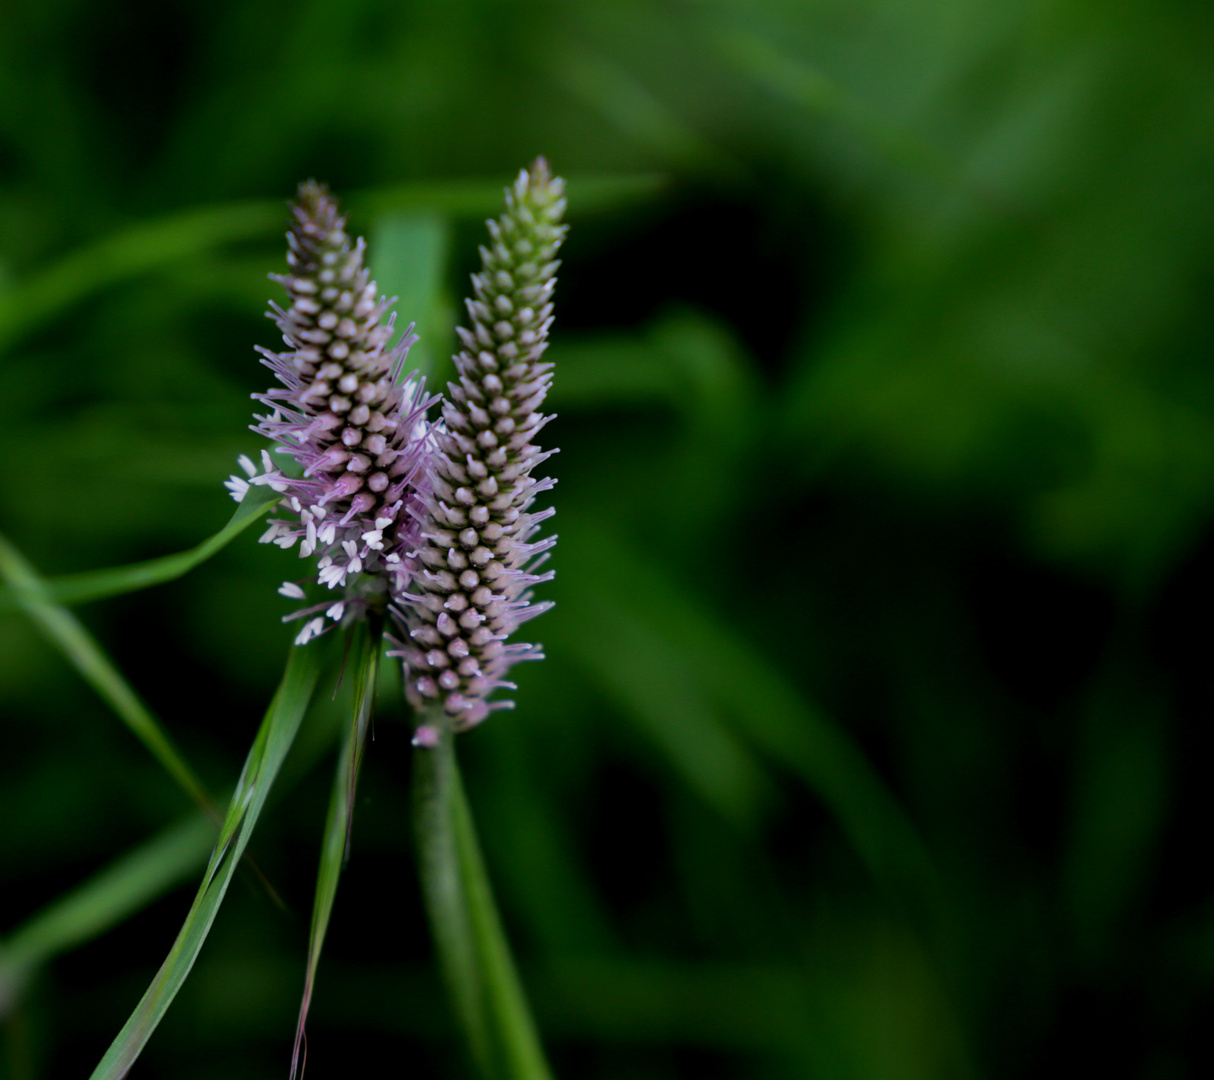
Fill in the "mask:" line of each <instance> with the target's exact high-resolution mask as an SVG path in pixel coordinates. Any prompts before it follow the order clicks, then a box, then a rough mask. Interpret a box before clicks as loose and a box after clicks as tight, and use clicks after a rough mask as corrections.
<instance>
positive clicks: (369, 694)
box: [291, 624, 382, 1080]
mask: <svg viewBox="0 0 1214 1080" xmlns="http://www.w3.org/2000/svg"><path fill="white" fill-rule="evenodd" d="M355 634H356V637H355V645H354V654H353V662H354V665H355V685H354V709H353V712H352V715H351V717H350V723H349V724H348V725H347V727H346V729H345V731H344V733H343V735H342V743H341V753H340V754H339V756H338V761H337V775H336V776H335V777H334V780H333V793H332V795H331V796H330V797H329V812H328V815H327V816H326V818H325V832H324V840H323V842H322V844H321V849H320V871H319V873H318V874H317V878H316V898H315V900H314V902H313V905H312V928H311V930H310V932H309V935H308V968H307V974H306V975H305V977H304V992H303V1000H302V1001H301V1002H300V1006H299V1023H298V1025H297V1026H296V1029H295V1048H294V1050H293V1051H292V1054H291V1078H292V1080H294V1078H295V1076H296V1075H298V1073H299V1071H300V1069H301V1068H302V1065H303V1062H302V1061H301V1059H300V1052H301V1048H302V1047H303V1045H304V1041H303V1039H304V1024H305V1023H306V1021H307V1019H308V1007H309V1006H310V1005H311V1003H312V988H313V986H314V985H315V982H316V968H317V965H318V964H319V963H320V950H321V949H322V948H323V946H324V943H325V933H326V931H327V930H328V929H329V917H330V916H331V915H332V914H333V901H334V899H335V897H336V896H337V883H338V880H339V879H340V877H341V872H342V869H343V868H344V866H345V863H346V859H347V858H348V857H349V854H350V831H351V829H352V827H353V825H354V795H355V792H356V790H357V788H358V773H359V768H360V766H361V764H362V756H363V748H364V747H365V746H366V742H367V729H368V726H369V724H370V721H371V710H372V708H373V707H374V705H375V684H376V681H377V679H378V678H379V661H380V656H381V654H382V648H381V639H382V624H381V625H379V626H372V627H371V628H370V629H366V628H364V627H362V626H360V627H358V628H356V630H355ZM305 1056H306V1055H305Z"/></svg>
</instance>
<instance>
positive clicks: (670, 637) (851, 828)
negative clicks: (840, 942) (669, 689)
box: [561, 524, 941, 927]
mask: <svg viewBox="0 0 1214 1080" xmlns="http://www.w3.org/2000/svg"><path fill="white" fill-rule="evenodd" d="M561 549H562V552H563V556H562V557H563V559H564V560H565V562H566V563H567V564H569V563H570V562H571V561H576V562H580V563H581V564H582V565H584V566H585V567H586V569H585V571H584V572H581V573H579V572H576V571H575V570H573V569H568V570H567V573H566V575H565V582H566V584H565V590H566V593H567V599H566V601H565V602H564V603H563V606H565V607H566V608H570V607H571V608H573V609H574V614H575V616H577V615H579V614H580V615H581V616H582V618H583V619H585V618H590V619H592V620H593V623H592V625H593V627H594V635H593V638H592V640H593V649H594V652H595V654H596V655H604V654H605V655H608V656H610V655H614V653H615V650H616V648H617V646H618V647H619V648H621V649H626V646H627V643H626V642H622V641H621V642H617V641H615V640H606V639H604V638H603V636H602V635H603V633H605V632H609V631H610V629H611V628H612V627H613V626H616V625H628V624H629V622H631V623H635V624H636V625H638V626H641V627H644V628H646V629H647V632H649V633H651V634H653V635H656V636H658V637H660V639H661V640H662V641H663V643H664V654H665V655H668V656H669V657H671V658H673V659H672V661H671V662H672V663H673V662H677V664H678V670H679V671H681V672H682V673H684V674H687V676H688V677H689V678H692V679H694V681H695V683H696V685H697V686H698V688H699V692H700V693H701V694H704V695H705V696H706V697H707V698H708V699H709V700H710V701H712V702H713V703H715V704H716V705H717V706H718V707H720V708H721V709H722V710H723V711H724V713H725V714H726V715H728V716H729V717H730V718H731V719H732V721H733V726H734V729H735V730H736V731H737V733H738V734H739V735H740V736H743V737H744V738H745V739H746V740H748V741H749V742H750V743H751V744H752V745H754V746H755V747H757V748H758V749H760V750H762V751H763V752H764V753H765V754H766V755H767V756H768V757H769V758H771V759H772V760H774V761H778V762H780V763H781V764H782V765H783V766H784V767H785V768H787V769H788V770H790V771H791V772H792V773H793V774H795V775H797V776H799V777H800V778H801V779H802V780H803V781H804V782H805V784H806V785H807V786H808V787H809V788H810V789H811V790H813V791H815V792H816V793H817V794H818V796H819V797H820V798H821V799H822V801H823V802H824V803H826V805H827V806H828V807H829V808H830V810H831V811H832V813H833V814H834V815H835V818H836V819H837V820H838V822H839V824H840V827H841V828H842V829H843V831H844V833H845V834H846V835H847V837H848V839H849V840H850V841H851V843H852V845H853V846H854V848H855V849H856V851H857V853H858V854H859V855H860V857H861V858H862V859H863V860H864V862H865V863H866V865H867V866H868V869H869V871H870V873H871V874H872V875H873V877H874V879H875V880H876V881H877V882H878V883H879V884H880V885H881V886H882V887H883V888H884V889H885V890H886V892H887V893H888V894H889V895H890V896H891V897H892V898H894V899H895V900H896V901H898V902H899V903H900V904H901V905H903V906H904V907H905V909H906V910H907V912H908V914H910V915H911V916H912V918H914V919H915V921H916V923H917V924H919V925H920V926H924V927H932V926H935V925H939V923H938V920H939V917H940V914H941V912H940V904H941V897H940V892H939V889H940V886H939V880H938V877H937V874H936V871H935V869H934V867H933V865H932V862H931V860H930V858H929V857H928V854H927V852H926V850H925V848H924V846H923V843H922V840H921V839H920V837H919V834H918V832H917V830H916V829H915V827H914V825H913V824H912V823H911V822H910V820H909V819H908V818H907V816H906V814H905V812H904V811H903V810H902V808H901V806H900V805H899V803H898V801H897V799H896V798H895V797H894V795H893V794H892V793H891V792H890V791H889V789H888V788H887V787H886V785H885V784H884V782H883V781H882V780H881V778H880V776H879V775H878V774H877V772H876V770H875V769H874V768H873V767H872V765H871V764H869V762H868V759H867V758H866V757H865V756H864V753H863V752H862V751H861V750H860V748H859V747H858V746H856V745H855V743H854V742H852V740H851V739H850V738H848V736H847V735H846V734H845V733H844V732H843V731H841V730H840V729H839V728H838V727H837V726H836V725H835V724H833V723H831V721H830V720H829V719H827V718H826V717H825V716H823V715H821V714H820V713H818V712H817V711H816V710H815V709H813V707H812V706H810V705H809V704H808V703H807V702H806V701H805V699H804V696H803V695H802V694H801V693H800V692H799V691H798V689H797V688H796V687H795V686H793V685H792V684H791V683H790V681H789V680H788V679H787V678H786V677H785V676H784V674H783V673H782V672H781V671H780V670H779V669H778V668H776V667H775V666H774V665H773V664H772V663H771V662H770V661H768V660H767V658H766V657H764V656H763V655H762V654H761V653H760V652H759V651H758V650H757V649H756V648H754V647H753V646H752V645H750V644H749V643H748V642H746V641H745V640H744V639H742V638H741V637H739V636H738V635H736V634H734V633H733V632H731V631H730V630H729V629H728V628H727V627H726V626H724V625H722V624H721V622H720V621H719V620H717V619H716V618H714V617H713V615H712V614H711V613H709V612H707V611H704V610H702V609H701V608H700V607H699V606H698V604H697V603H696V602H695V601H694V600H693V599H692V598H691V597H690V596H689V595H686V594H685V593H684V592H683V591H682V590H681V589H680V588H679V587H678V585H677V584H676V583H675V582H674V581H672V580H670V579H669V577H668V576H667V575H666V574H664V573H663V571H662V569H661V568H660V567H659V566H657V565H655V564H653V563H651V562H650V561H648V560H646V559H645V558H643V557H642V556H641V555H640V554H639V553H638V552H636V551H634V550H633V549H632V548H631V547H630V546H629V545H628V544H627V543H626V542H625V541H623V540H622V539H620V538H618V537H616V536H614V535H613V534H612V532H611V530H610V529H609V528H608V527H606V526H596V525H593V524H589V525H587V524H583V525H582V526H581V527H580V528H579V529H577V530H574V529H567V531H566V532H565V533H564V534H563V535H562V538H561ZM591 568H593V572H592V570H591ZM598 612H621V613H623V617H625V618H624V621H621V620H620V619H615V620H612V619H606V618H599V617H598V616H597V615H596V614H595V613H598ZM665 677H666V672H665V671H662V672H658V673H657V674H656V675H655V677H654V678H653V679H652V680H643V679H633V680H631V681H629V682H628V683H627V684H626V686H627V687H630V688H631V689H632V690H633V692H634V694H635V696H636V700H635V701H634V702H633V703H632V704H633V707H634V708H635V709H638V710H650V709H651V705H650V703H649V701H648V695H650V694H651V693H653V692H654V690H655V689H658V688H660V687H661V686H662V685H663V680H664V679H665Z"/></svg>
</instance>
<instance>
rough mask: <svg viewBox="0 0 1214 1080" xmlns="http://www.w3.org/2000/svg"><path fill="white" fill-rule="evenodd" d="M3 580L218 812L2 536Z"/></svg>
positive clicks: (92, 643) (172, 771)
mask: <svg viewBox="0 0 1214 1080" xmlns="http://www.w3.org/2000/svg"><path fill="white" fill-rule="evenodd" d="M0 577H2V578H3V579H4V580H5V581H6V582H7V583H8V585H9V587H10V588H11V589H12V591H13V594H14V596H15V597H16V600H17V603H18V604H19V605H20V606H21V608H22V609H24V611H25V613H26V614H27V615H28V616H29V617H30V619H32V620H33V622H34V624H35V625H36V626H37V627H38V629H39V630H41V631H42V633H43V634H44V635H45V636H46V638H47V639H48V640H49V641H50V642H51V643H52V644H53V645H55V646H56V647H57V648H59V649H60V650H61V651H62V652H63V654H64V656H66V657H67V658H68V660H69V661H70V662H71V664H72V666H73V667H75V668H76V670H77V671H79V672H80V674H81V675H82V676H83V677H84V679H85V681H86V682H87V683H88V684H89V685H90V686H92V687H93V689H94V690H96V691H97V693H98V694H100V695H101V697H102V698H103V699H104V700H105V701H106V702H107V703H108V704H109V706H110V707H111V708H112V709H113V710H114V712H116V713H117V714H118V716H119V717H120V718H121V719H122V721H123V722H124V723H125V724H126V726H127V727H128V728H130V729H131V731H132V732H133V733H134V735H135V737H136V738H137V739H138V740H139V741H140V742H141V743H143V745H144V746H146V747H147V749H148V750H149V751H150V752H151V754H152V756H153V757H154V758H155V759H156V760H157V761H159V762H160V764H161V765H163V766H164V768H165V770H166V771H167V772H168V773H169V775H170V776H172V777H173V779H174V780H176V781H177V783H178V785H180V787H181V788H182V790H183V791H185V792H186V793H187V794H188V795H189V796H190V798H191V799H193V800H194V801H195V802H196V803H198V805H199V806H201V807H202V808H203V809H205V810H208V811H209V812H213V809H212V806H211V799H210V796H209V795H208V794H207V790H206V788H205V787H204V786H203V784H202V781H201V780H199V779H198V777H197V776H195V775H194V771H193V770H192V769H191V768H190V767H189V765H187V764H186V762H185V760H184V759H183V758H182V756H181V754H180V753H178V751H177V748H176V747H175V746H174V745H173V742H172V740H171V739H170V738H169V736H168V735H167V734H166V733H165V731H164V730H163V729H162V728H161V726H160V723H159V721H158V720H157V719H156V718H155V717H154V716H153V715H152V713H151V712H150V711H149V710H148V707H147V706H146V705H144V703H143V702H142V701H140V700H139V696H138V695H137V694H136V693H135V691H134V690H133V689H131V687H130V685H129V684H128V683H127V681H126V680H125V679H124V678H123V677H122V674H121V673H120V672H119V671H118V669H117V668H116V667H115V666H114V665H113V663H111V662H110V659H109V657H107V656H106V655H105V652H104V651H103V650H102V648H101V646H100V645H98V644H97V642H96V640H95V639H94V638H93V636H92V634H90V633H89V632H88V631H87V630H86V629H85V628H84V627H83V626H82V625H81V624H80V622H79V620H77V618H76V617H75V616H74V615H73V614H72V613H71V612H70V611H68V610H67V609H66V608H64V607H61V606H60V605H58V604H56V603H54V602H53V601H52V600H51V599H50V598H49V597H48V595H47V590H46V586H45V584H44V583H43V581H42V579H41V578H40V577H39V576H38V574H37V572H36V571H35V570H34V568H33V567H32V566H31V565H30V564H29V563H28V562H27V561H26V559H25V557H24V556H23V555H22V554H21V553H20V552H19V551H18V550H17V549H16V548H15V547H13V546H12V544H10V543H9V542H8V540H6V539H5V538H4V537H3V536H0Z"/></svg>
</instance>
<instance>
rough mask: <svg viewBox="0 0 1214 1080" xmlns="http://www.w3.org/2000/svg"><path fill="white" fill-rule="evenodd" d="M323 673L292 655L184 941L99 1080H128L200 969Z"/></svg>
mask: <svg viewBox="0 0 1214 1080" xmlns="http://www.w3.org/2000/svg"><path fill="white" fill-rule="evenodd" d="M319 670H320V669H319V663H318V659H317V650H316V648H315V647H312V648H299V647H295V648H292V649H291V652H290V657H289V659H288V661H287V669H286V672H285V673H284V675H283V679H282V683H281V684H280V685H279V688H278V692H277V693H276V694H275V695H274V700H273V702H272V703H271V704H270V708H269V711H268V712H267V713H266V716H265V719H264V720H263V721H262V724H261V727H260V728H259V729H258V732H257V738H256V739H255V740H254V742H253V747H252V749H251V750H250V751H249V756H248V757H247V758H246V759H245V765H244V769H243V771H242V772H241V774H240V780H239V781H238V782H237V784H236V790H235V791H234V792H233V793H232V799H231V802H230V803H229V804H228V811H227V814H226V815H225V817H224V820H223V824H222V826H221V827H220V831H219V840H218V841H217V842H216V844H215V848H214V851H213V852H212V854H211V859H210V862H209V863H208V865H207V869H206V873H205V874H204V875H203V879H202V884H201V886H200V887H199V889H198V894H197V896H196V897H195V898H194V903H193V905H192V906H191V908H190V911H189V914H188V915H187V916H186V919H185V922H184V924H183V925H182V927H181V931H180V932H179V933H178V935H177V940H176V941H175V942H174V943H173V947H172V949H171V950H170V951H169V955H168V957H167V959H166V960H165V962H164V963H163V964H162V965H161V967H160V970H159V971H158V972H157V973H156V976H155V978H154V979H153V980H152V983H151V985H150V986H149V987H148V989H147V991H146V993H145V994H144V995H143V998H142V999H141V1000H140V1002H139V1004H138V1005H137V1006H136V1008H135V1011H134V1012H133V1013H132V1014H131V1017H130V1019H129V1020H127V1022H126V1024H125V1025H124V1026H123V1028H122V1030H121V1031H120V1032H119V1033H118V1037H117V1038H116V1039H115V1040H114V1042H113V1043H112V1044H111V1045H110V1048H109V1050H107V1051H106V1053H105V1056H104V1057H103V1058H102V1059H101V1063H100V1064H99V1065H98V1066H97V1068H96V1069H94V1070H93V1074H92V1080H118V1078H120V1077H123V1076H125V1075H126V1073H127V1070H128V1069H130V1067H131V1065H133V1064H134V1062H135V1059H136V1058H137V1057H138V1056H139V1054H140V1052H141V1051H142V1050H143V1048H144V1046H145V1045H146V1044H147V1041H148V1039H149V1038H151V1035H152V1032H153V1031H155V1030H156V1026H157V1024H159V1023H160V1021H161V1019H162V1018H163V1017H164V1014H165V1013H166V1012H167V1011H168V1008H169V1005H171V1004H172V1001H173V998H174V997H175V996H176V994H177V991H178V990H180V989H181V985H182V983H184V982H185V979H186V976H187V975H189V973H190V969H191V968H192V967H193V966H194V961H195V960H196V959H197V958H198V953H199V951H200V950H201V948H202V943H203V941H205V940H206V936H207V934H208V933H209V931H210V929H211V924H212V923H213V922H214V920H215V915H216V914H217V913H218V911H219V906H220V904H221V903H222V902H223V898H224V895H225V894H226V893H227V890H228V885H229V884H230V883H231V880H232V875H233V874H234V873H235V870H236V866H237V865H238V863H239V862H240V857H241V855H242V854H243V852H244V849H245V846H246V845H247V844H248V842H249V837H250V836H252V834H253V829H254V828H255V827H256V825H257V819H258V817H259V816H260V814H261V810H262V807H263V806H264V804H265V800H266V796H267V795H268V794H269V791H270V788H271V787H272V786H273V784H274V780H275V778H276V777H277V775H278V770H279V769H280V768H281V767H282V763H283V759H284V758H285V757H286V756H287V751H288V750H290V748H291V744H292V742H294V740H295V735H296V733H297V732H298V731H299V725H300V721H301V720H302V719H303V715H304V713H305V712H306V711H307V708H308V704H309V702H310V701H311V699H312V694H313V692H314V691H315V689H316V681H317V677H318V675H319Z"/></svg>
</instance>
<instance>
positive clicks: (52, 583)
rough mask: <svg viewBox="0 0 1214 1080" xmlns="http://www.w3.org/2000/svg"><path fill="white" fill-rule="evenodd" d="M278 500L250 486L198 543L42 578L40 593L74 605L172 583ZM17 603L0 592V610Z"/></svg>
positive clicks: (7, 591) (277, 496) (10, 591)
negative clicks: (219, 526)
mask: <svg viewBox="0 0 1214 1080" xmlns="http://www.w3.org/2000/svg"><path fill="white" fill-rule="evenodd" d="M281 498H282V496H281V495H280V494H279V493H278V492H276V491H272V490H271V489H270V488H268V487H265V486H264V485H254V486H253V487H250V488H249V490H248V491H247V492H246V493H245V497H244V499H243V500H241V502H240V505H239V506H237V507H236V512H235V513H234V514H233V515H232V517H231V520H229V521H228V523H227V524H226V525H225V526H224V527H223V528H222V529H220V530H219V532H217V533H215V535H214V536H210V537H208V538H207V539H206V540H204V541H203V542H202V543H201V544H197V545H195V546H194V547H192V548H190V549H189V550H187V551H180V552H178V553H177V554H175V555H161V556H160V557H159V558H155V559H148V560H147V561H146V562H138V563H131V564H130V565H129V566H114V567H108V568H107V569H104V570H89V571H86V572H84V573H81V574H64V575H63V576H61V577H55V578H44V579H43V581H42V589H43V593H44V595H45V596H46V598H47V599H48V600H53V601H55V602H57V603H60V604H78V603H81V602H82V601H84V600H101V599H103V598H105V597H107V596H120V595H122V594H123V593H130V592H138V591H139V590H140V589H147V588H150V587H151V586H153V585H163V584H164V583H165V582H167V581H175V580H176V579H177V578H179V577H184V576H185V575H186V574H188V573H189V572H190V571H191V570H193V569H194V567H196V566H199V565H201V564H202V563H204V562H206V561H207V559H209V558H210V557H211V556H212V555H214V554H216V552H218V551H220V550H222V549H223V548H224V547H226V546H227V545H228V544H230V543H231V542H232V541H233V540H235V539H236V537H238V536H239V535H240V534H241V533H242V532H244V531H245V529H247V528H248V527H249V526H250V525H252V524H253V522H255V521H256V520H257V519H258V518H260V517H261V516H262V515H263V514H264V513H265V512H266V511H267V510H268V509H269V508H270V507H271V506H273V505H274V504H275V503H277V502H278V500H279V499H281ZM18 603H19V601H18V599H17V596H16V594H15V592H14V591H13V589H12V588H11V587H10V588H9V589H5V590H3V591H0V608H3V607H6V606H9V607H11V606H16V605H17V604H18Z"/></svg>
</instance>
